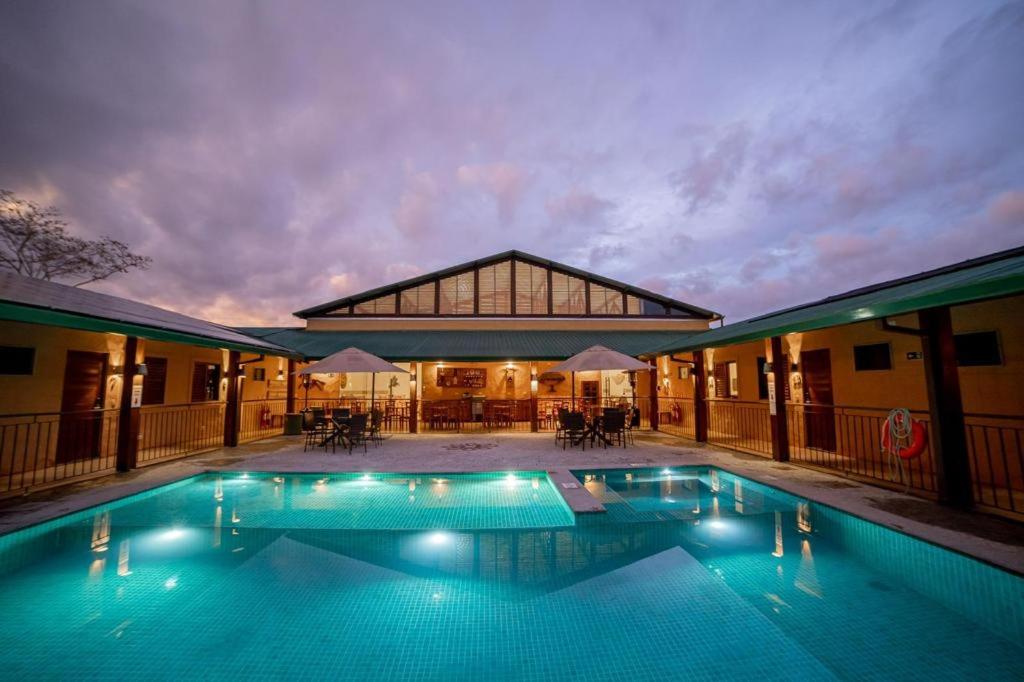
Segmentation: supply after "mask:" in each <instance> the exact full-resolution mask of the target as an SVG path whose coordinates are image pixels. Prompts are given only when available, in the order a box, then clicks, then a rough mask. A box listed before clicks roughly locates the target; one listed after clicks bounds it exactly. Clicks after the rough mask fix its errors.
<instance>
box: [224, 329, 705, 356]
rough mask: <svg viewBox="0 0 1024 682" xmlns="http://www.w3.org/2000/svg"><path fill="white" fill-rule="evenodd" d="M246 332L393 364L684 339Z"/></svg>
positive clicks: (629, 350)
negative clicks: (367, 355) (356, 350)
mask: <svg viewBox="0 0 1024 682" xmlns="http://www.w3.org/2000/svg"><path fill="white" fill-rule="evenodd" d="M241 331H243V332H245V333H246V334H251V335H253V336H258V337H260V338H262V339H264V340H266V341H271V342H273V343H276V344H280V345H282V346H287V347H288V348H291V349H293V350H295V351H297V352H299V353H301V354H302V355H304V356H305V357H307V358H310V359H319V358H323V357H326V356H328V355H330V354H331V353H335V352H337V351H339V350H341V349H342V348H347V347H349V346H355V347H356V348H359V349H362V350H364V351H367V352H368V353H373V354H374V355H379V356H380V357H382V358H384V359H385V360H388V361H390V362H433V361H436V360H446V361H449V362H459V361H461V362H496V361H500V362H505V361H509V360H517V361H528V360H564V359H565V358H568V357H569V356H571V355H575V354H576V353H579V352H580V351H582V350H585V349H587V348H589V347H590V346H593V345H594V344H601V345H602V346H607V347H608V348H612V349H614V350H617V351H619V352H620V353H625V354H626V355H630V356H633V357H636V356H637V355H639V354H640V353H642V352H644V351H646V350H648V349H650V348H654V347H656V346H660V345H664V344H665V343H668V342H669V341H670V340H673V339H674V340H678V339H679V338H680V334H679V332H678V331H620V330H607V331H602V330H590V329H587V330H580V331H568V330H500V331H497V330H463V331H454V330H416V331H307V330H305V329H299V328H290V327H242V328H241ZM695 333H696V332H695Z"/></svg>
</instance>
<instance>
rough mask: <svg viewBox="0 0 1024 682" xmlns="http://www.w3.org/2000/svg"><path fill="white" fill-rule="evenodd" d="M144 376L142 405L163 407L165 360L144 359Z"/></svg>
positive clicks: (165, 384)
mask: <svg viewBox="0 0 1024 682" xmlns="http://www.w3.org/2000/svg"><path fill="white" fill-rule="evenodd" d="M145 362H146V376H145V377H143V378H142V404H143V405H163V403H164V394H165V393H166V391H167V358H146V360H145Z"/></svg>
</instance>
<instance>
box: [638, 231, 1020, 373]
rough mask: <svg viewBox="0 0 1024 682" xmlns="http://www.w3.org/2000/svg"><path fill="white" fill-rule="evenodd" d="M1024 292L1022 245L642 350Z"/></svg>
mask: <svg viewBox="0 0 1024 682" xmlns="http://www.w3.org/2000/svg"><path fill="white" fill-rule="evenodd" d="M1022 292H1024V247H1018V248H1016V249H1010V250H1008V251H1000V252H999V253H994V254H991V255H988V256H983V257H981V258H975V259H972V260H968V261H964V262H962V263H957V264H955V265H950V266H946V267H943V268H938V269H936V270H929V271H927V272H922V273H919V274H917V275H911V276H910V277H903V278H900V279H895V280H890V281H888V282H883V283H881V284H875V285H872V286H868V287H863V288H860V289H854V290H853V291H848V292H846V293H844V294H839V295H837V296H830V297H828V298H824V299H822V300H820V301H816V302H813V303H807V304H804V305H801V306H796V307H794V308H787V309H785V310H780V311H777V312H773V313H769V314H767V315H762V316H760V317H755V318H752V319H749V320H744V321H743V322H736V323H734V324H729V325H726V326H724V327H719V328H717V329H712V330H709V331H706V332H701V333H699V334H691V335H688V336H680V337H678V338H677V339H675V340H673V341H670V342H669V343H666V344H664V345H661V346H652V347H651V348H649V349H647V351H646V353H644V354H645V355H657V354H660V353H678V352H685V351H691V350H700V349H703V348H714V347H717V346H727V345H731V344H736V343H746V342H748V341H757V340H759V339H766V338H769V337H772V336H779V335H782V334H791V333H794V332H804V331H811V330H814V329H824V328H825V327H835V326H837V325H843V324H852V323H855V322H863V321H865V320H878V319H884V318H887V317H893V316H896V315H903V314H906V313H912V312H916V311H918V310H924V309H926V308H935V307H939V306H947V305H960V304H964V303H972V302H975V301H982V300H986V299H991V298H999V297H1001V296H1012V295H1014V294H1020V293H1022Z"/></svg>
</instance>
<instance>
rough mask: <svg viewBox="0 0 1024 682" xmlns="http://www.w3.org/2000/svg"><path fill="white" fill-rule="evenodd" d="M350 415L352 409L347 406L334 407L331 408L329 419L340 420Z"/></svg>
mask: <svg viewBox="0 0 1024 682" xmlns="http://www.w3.org/2000/svg"><path fill="white" fill-rule="evenodd" d="M351 416H352V410H351V409H349V408H347V407H335V408H334V409H333V410H331V419H340V420H342V421H344V420H346V419H348V418H349V417H351Z"/></svg>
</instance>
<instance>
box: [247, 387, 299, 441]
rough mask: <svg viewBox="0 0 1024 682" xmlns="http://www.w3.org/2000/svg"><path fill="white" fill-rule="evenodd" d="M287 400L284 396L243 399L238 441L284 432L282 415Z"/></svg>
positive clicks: (259, 438)
mask: <svg viewBox="0 0 1024 682" xmlns="http://www.w3.org/2000/svg"><path fill="white" fill-rule="evenodd" d="M287 405H288V401H287V400H285V399H284V398H263V399H259V400H243V401H242V404H241V410H240V419H239V427H238V442H239V443H250V442H252V441H254V440H261V439H263V438H270V437H271V436H280V435H281V434H283V433H284V415H285V411H286V408H287Z"/></svg>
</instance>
